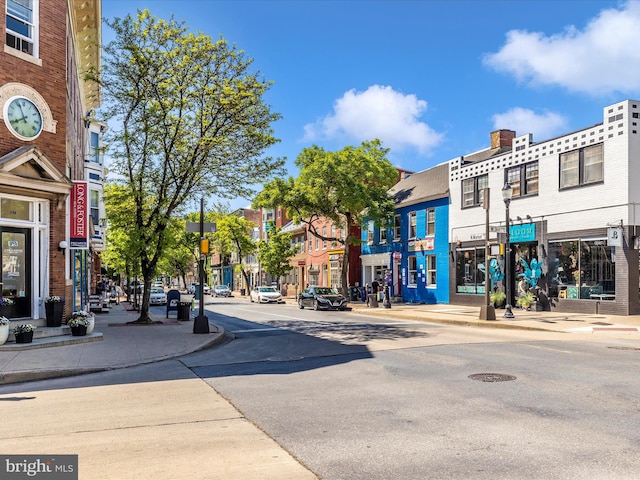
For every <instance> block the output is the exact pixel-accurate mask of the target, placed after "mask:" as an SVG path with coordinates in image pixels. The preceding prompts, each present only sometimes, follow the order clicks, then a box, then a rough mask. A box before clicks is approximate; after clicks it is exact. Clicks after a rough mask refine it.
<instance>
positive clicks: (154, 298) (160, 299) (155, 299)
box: [149, 287, 167, 305]
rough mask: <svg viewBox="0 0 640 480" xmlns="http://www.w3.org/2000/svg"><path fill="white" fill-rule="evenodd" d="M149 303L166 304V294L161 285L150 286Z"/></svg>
mask: <svg viewBox="0 0 640 480" xmlns="http://www.w3.org/2000/svg"><path fill="white" fill-rule="evenodd" d="M149 303H150V304H151V305H166V304H167V294H166V293H165V291H164V288H162V287H151V293H150V294H149Z"/></svg>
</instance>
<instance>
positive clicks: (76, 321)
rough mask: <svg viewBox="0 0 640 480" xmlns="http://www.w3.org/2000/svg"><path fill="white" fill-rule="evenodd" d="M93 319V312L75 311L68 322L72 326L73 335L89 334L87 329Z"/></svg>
mask: <svg viewBox="0 0 640 480" xmlns="http://www.w3.org/2000/svg"><path fill="white" fill-rule="evenodd" d="M92 320H93V314H92V313H90V312H85V311H83V310H80V311H77V312H73V314H72V315H71V318H70V319H69V321H68V322H67V325H69V327H71V335H73V336H74V337H80V336H83V335H87V333H88V332H87V330H88V328H89V326H90V325H91V323H92Z"/></svg>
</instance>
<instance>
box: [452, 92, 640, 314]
mask: <svg viewBox="0 0 640 480" xmlns="http://www.w3.org/2000/svg"><path fill="white" fill-rule="evenodd" d="M639 116H640V101H636V100H626V101H623V102H619V103H616V104H614V105H610V106H607V107H605V108H604V109H603V117H602V122H601V123H598V124H595V125H593V126H590V127H587V128H584V129H582V130H578V131H575V132H571V133H568V134H566V135H562V136H559V137H556V138H552V139H548V140H544V141H542V142H538V143H535V142H533V138H532V136H531V135H530V134H525V135H521V136H516V134H515V132H512V131H509V130H499V131H496V132H493V133H492V134H491V147H490V148H488V149H486V150H481V151H479V152H475V153H472V154H470V155H466V156H463V157H459V158H456V159H453V160H451V161H450V162H449V182H450V192H451V208H450V214H449V217H450V218H449V224H450V233H449V244H450V248H451V252H450V253H451V254H450V259H449V260H450V267H451V268H450V272H451V275H450V291H451V303H461V304H472V305H481V304H482V303H484V302H483V300H484V295H483V294H484V271H483V269H484V246H485V210H484V209H483V208H482V205H481V204H482V200H483V198H482V197H483V189H484V188H486V187H488V188H489V192H490V194H489V197H490V208H489V218H490V226H491V230H494V231H495V232H491V233H490V235H489V237H490V238H489V241H490V243H498V242H504V240H505V239H504V237H505V235H504V234H502V233H500V230H501V227H502V231H504V225H505V223H506V209H505V203H504V201H503V199H502V192H501V190H502V188H503V186H504V185H505V183H506V182H509V183H510V185H511V186H512V187H513V198H512V201H511V203H510V212H509V216H510V219H511V225H510V230H509V231H510V233H511V245H512V248H511V255H512V256H511V260H512V261H511V265H512V267H513V272H512V275H511V278H512V279H514V278H515V279H516V280H517V279H518V274H519V273H522V270H523V268H526V267H531V266H532V265H531V261H532V260H533V259H536V260H537V261H539V262H540V264H541V275H540V277H539V279H537V286H538V287H540V290H541V292H542V294H541V295H540V300H541V301H540V302H539V303H541V304H543V306H544V307H545V308H546V309H552V310H557V311H567V312H569V311H571V312H587V313H594V312H595V311H599V312H601V313H611V314H623V315H627V314H637V313H640V299H639V279H638V271H639V264H638V248H637V247H638V244H637V243H635V242H636V237H637V236H640V229H638V225H640V134H639V133H638V131H640V128H639V126H638V123H639V122H640V118H638V117H639ZM620 234H621V236H622V240H621V242H620V245H621V246H614V244H615V243H616V240H615V238H614V236H615V235H620ZM634 244H635V245H634ZM496 248H497V247H496ZM494 251H495V250H494ZM492 258H495V261H494V262H493V263H494V266H497V268H498V269H497V270H494V272H495V278H494V282H493V283H492V287H497V288H499V289H502V288H504V280H502V279H499V277H500V274H501V273H503V272H504V262H503V260H504V259H503V256H502V255H500V254H499V253H497V254H496V255H495V257H492ZM523 260H524V262H523ZM534 265H535V262H534ZM528 273H530V272H528ZM535 276H536V275H535V272H534V275H533V277H535ZM531 283H532V284H533V283H536V280H535V279H534V280H532V282H531ZM511 290H512V292H517V289H516V283H515V281H514V282H513V283H512V289H511ZM513 301H515V299H512V303H513Z"/></svg>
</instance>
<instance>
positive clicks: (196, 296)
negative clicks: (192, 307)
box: [195, 285, 200, 300]
mask: <svg viewBox="0 0 640 480" xmlns="http://www.w3.org/2000/svg"><path fill="white" fill-rule="evenodd" d="M195 299H196V300H200V285H198V286H196V291H195Z"/></svg>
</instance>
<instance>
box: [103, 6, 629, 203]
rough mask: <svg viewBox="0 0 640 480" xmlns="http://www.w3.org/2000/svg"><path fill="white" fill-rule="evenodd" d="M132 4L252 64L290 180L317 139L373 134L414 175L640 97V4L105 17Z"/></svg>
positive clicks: (216, 9) (323, 143)
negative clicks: (511, 134) (506, 132)
mask: <svg viewBox="0 0 640 480" xmlns="http://www.w3.org/2000/svg"><path fill="white" fill-rule="evenodd" d="M138 9H149V11H150V12H151V14H152V15H155V16H157V17H160V18H163V19H169V18H170V17H171V16H172V15H173V16H174V18H175V19H176V20H179V21H184V22H185V25H187V26H188V27H189V29H190V30H191V31H194V32H195V31H199V32H202V33H204V34H207V35H209V36H211V37H212V38H213V39H217V38H219V37H220V36H222V37H224V39H225V40H227V41H228V42H230V43H232V44H235V45H236V46H237V47H238V48H239V49H242V50H244V51H245V54H246V55H247V56H248V57H250V58H252V59H253V65H252V68H253V70H254V71H258V72H260V74H261V75H262V76H263V77H264V78H265V79H267V80H272V81H273V82H274V85H273V86H272V87H271V89H270V90H269V91H268V92H267V93H266V94H265V96H264V100H265V102H266V103H267V104H269V105H270V106H271V108H272V110H273V111H274V112H278V113H280V114H281V115H282V119H281V120H279V121H277V122H276V123H274V124H273V128H274V130H275V136H276V137H277V138H279V139H280V142H279V143H278V144H277V145H275V146H274V147H272V148H271V149H269V150H268V151H267V152H266V154H267V155H270V156H275V157H286V158H287V163H286V165H287V169H288V172H289V174H290V175H292V176H294V177H295V176H296V175H297V169H296V167H295V163H294V161H295V159H296V157H297V156H298V154H299V153H300V152H301V151H302V150H303V149H304V148H307V147H310V146H312V145H318V146H320V147H322V148H324V149H325V150H330V151H337V150H341V149H342V148H344V147H346V146H350V145H353V146H358V145H360V144H361V143H362V142H363V141H366V140H371V139H374V138H378V139H380V140H381V141H382V142H383V146H384V147H386V148H389V149H390V150H389V153H388V155H387V158H388V159H389V160H390V161H391V163H393V164H394V165H395V166H397V167H399V168H403V169H406V170H409V171H414V172H418V171H421V170H425V169H427V168H430V167H432V166H435V165H437V164H440V163H443V162H447V161H449V160H451V159H453V158H456V157H458V156H460V155H466V154H469V153H473V152H476V151H478V150H482V149H485V148H487V147H488V146H489V135H490V132H492V131H494V130H497V129H502V128H506V129H510V130H515V131H516V134H517V135H523V134H526V133H530V134H532V136H533V141H534V142H541V141H544V140H547V139H549V138H553V137H555V136H557V135H561V134H565V133H568V132H571V131H574V130H578V129H581V128H585V127H588V126H590V125H593V124H596V123H599V122H601V121H602V109H603V107H604V106H606V105H609V104H611V103H615V102H618V101H621V100H624V99H628V98H631V99H635V100H638V99H640V0H631V1H598V0H447V1H445V0H440V1H438V0H413V1H404V0H333V1H330V0H288V1H282V0H173V1H168V0H103V1H102V13H103V17H105V18H107V19H110V20H112V19H113V18H115V17H118V18H123V17H125V16H127V15H129V14H131V15H135V14H136V12H137V10H138ZM111 38H112V33H111V32H110V31H109V29H108V27H106V26H105V28H104V30H103V41H105V42H108V41H109V40H110V39H111ZM249 203H250V199H237V200H235V201H232V202H231V204H230V206H231V207H232V208H239V207H244V206H247V205H248V204H249Z"/></svg>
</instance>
